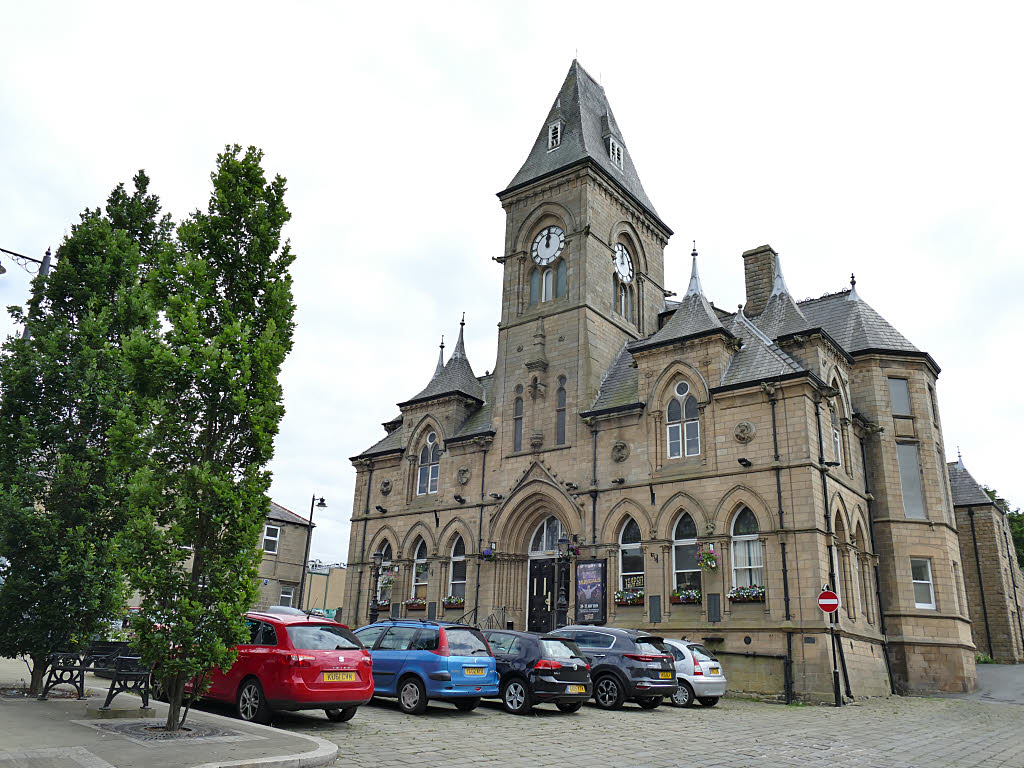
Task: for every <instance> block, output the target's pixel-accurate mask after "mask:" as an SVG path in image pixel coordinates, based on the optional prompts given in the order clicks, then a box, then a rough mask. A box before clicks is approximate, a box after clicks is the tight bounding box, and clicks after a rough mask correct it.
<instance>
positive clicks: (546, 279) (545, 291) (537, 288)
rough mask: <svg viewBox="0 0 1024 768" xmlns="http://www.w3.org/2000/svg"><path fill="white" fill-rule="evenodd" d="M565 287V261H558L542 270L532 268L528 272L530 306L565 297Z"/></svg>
mask: <svg viewBox="0 0 1024 768" xmlns="http://www.w3.org/2000/svg"><path fill="white" fill-rule="evenodd" d="M565 286H566V266H565V259H559V260H558V261H557V262H555V263H554V264H552V265H551V266H550V267H547V268H545V269H543V270H541V269H540V268H539V267H534V268H533V269H532V270H530V306H536V305H537V304H538V303H540V302H542V301H551V300H552V299H560V298H562V297H563V296H565Z"/></svg>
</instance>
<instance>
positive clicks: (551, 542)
mask: <svg viewBox="0 0 1024 768" xmlns="http://www.w3.org/2000/svg"><path fill="white" fill-rule="evenodd" d="M564 535H565V530H564V529H563V528H562V524H561V523H560V522H558V518H557V517H555V516H554V515H551V516H550V517H549V518H547V519H546V520H542V521H541V523H540V525H538V526H537V528H536V530H535V531H534V532H533V538H532V539H530V554H531V555H550V554H552V553H554V552H557V551H558V540H559V539H560V538H562V537H563V536H564Z"/></svg>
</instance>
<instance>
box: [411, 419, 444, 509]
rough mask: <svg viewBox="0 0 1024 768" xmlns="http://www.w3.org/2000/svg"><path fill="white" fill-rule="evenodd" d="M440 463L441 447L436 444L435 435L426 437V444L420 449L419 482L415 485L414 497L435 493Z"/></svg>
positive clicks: (431, 434) (432, 433) (434, 433)
mask: <svg viewBox="0 0 1024 768" xmlns="http://www.w3.org/2000/svg"><path fill="white" fill-rule="evenodd" d="M440 462H441V446H440V445H438V442H437V433H436V432H431V433H430V434H429V435H427V442H426V443H424V444H423V447H422V448H421V449H420V473H419V482H418V483H417V484H416V495H417V496H422V495H423V494H425V493H437V473H438V469H439V468H440Z"/></svg>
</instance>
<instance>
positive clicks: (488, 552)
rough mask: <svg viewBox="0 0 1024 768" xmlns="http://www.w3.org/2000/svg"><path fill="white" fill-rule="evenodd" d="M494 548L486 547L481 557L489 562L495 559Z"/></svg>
mask: <svg viewBox="0 0 1024 768" xmlns="http://www.w3.org/2000/svg"><path fill="white" fill-rule="evenodd" d="M494 557H495V555H494V550H493V549H491V548H490V547H486V548H485V549H484V551H483V552H481V553H480V558H481V559H482V560H486V561H487V562H488V563H489V562H491V561H492V560H494Z"/></svg>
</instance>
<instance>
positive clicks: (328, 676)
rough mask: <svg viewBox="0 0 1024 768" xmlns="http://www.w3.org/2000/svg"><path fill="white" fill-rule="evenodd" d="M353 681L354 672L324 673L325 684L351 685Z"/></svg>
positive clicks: (354, 677)
mask: <svg viewBox="0 0 1024 768" xmlns="http://www.w3.org/2000/svg"><path fill="white" fill-rule="evenodd" d="M355 679H356V673H355V672H324V682H325V683H352V682H355Z"/></svg>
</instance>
